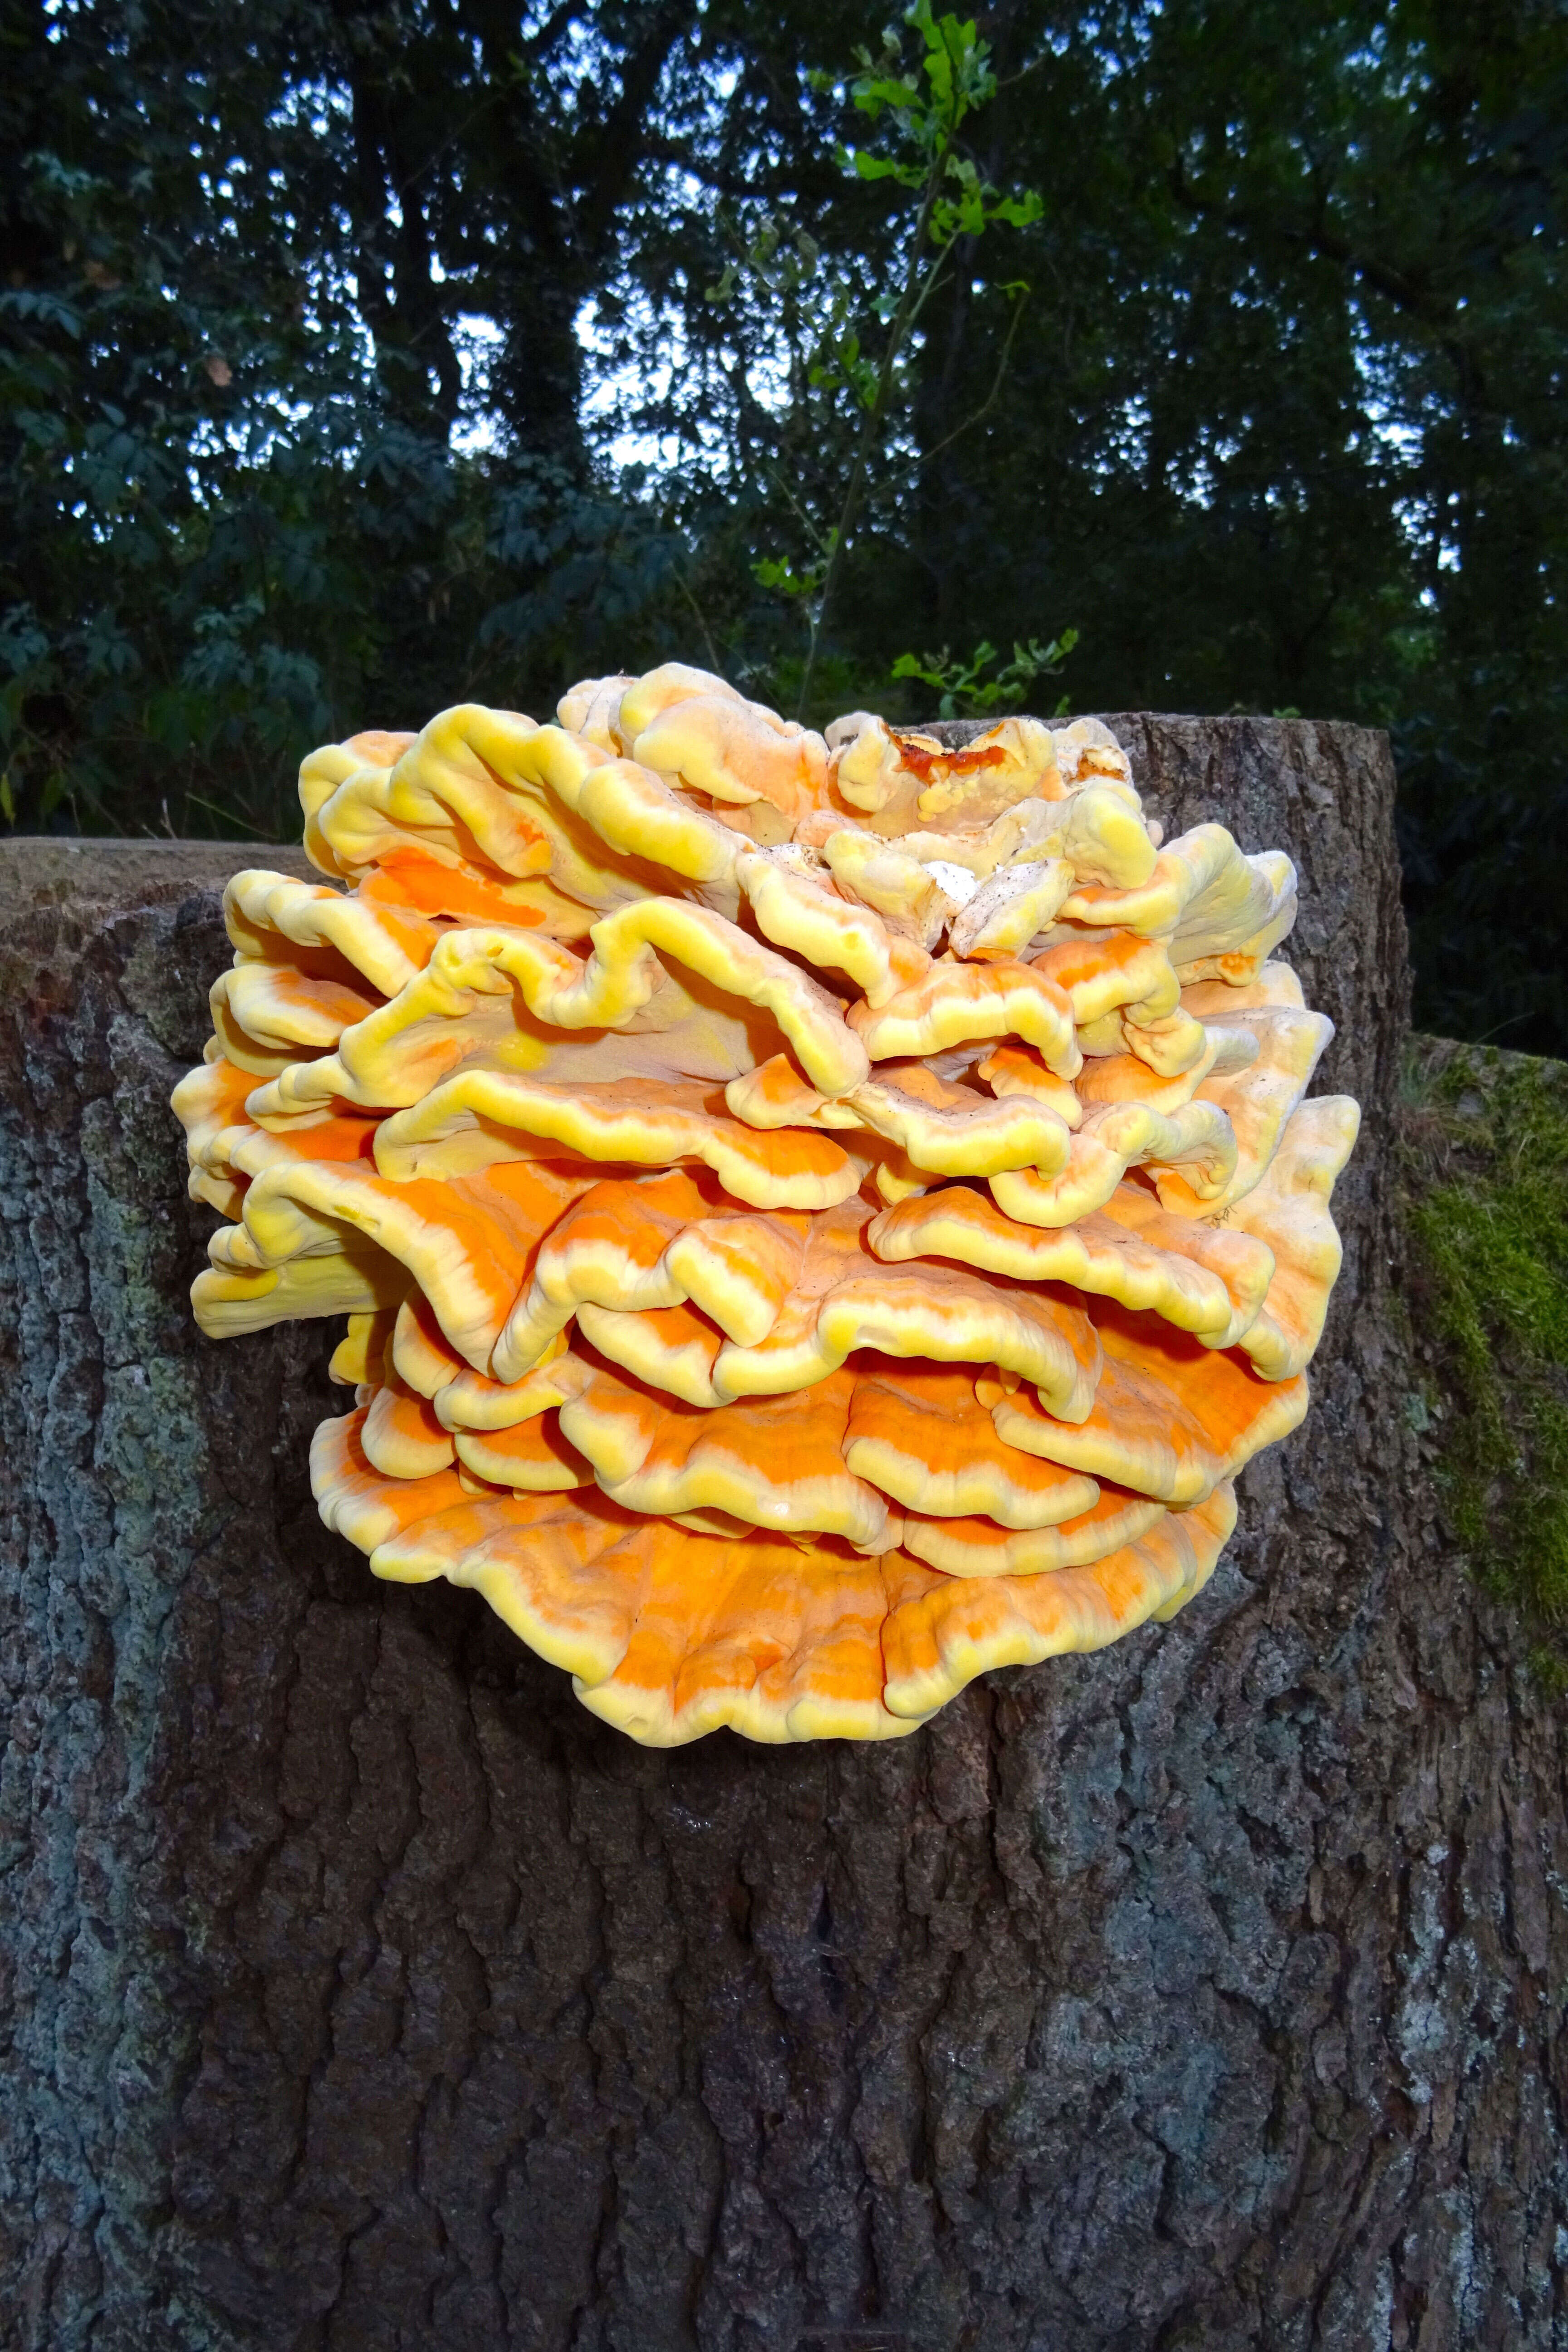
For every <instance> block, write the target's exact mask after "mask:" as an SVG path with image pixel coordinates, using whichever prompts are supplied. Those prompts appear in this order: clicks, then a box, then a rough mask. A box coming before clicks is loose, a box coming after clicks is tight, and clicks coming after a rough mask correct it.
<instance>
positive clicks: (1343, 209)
mask: <svg viewBox="0 0 1568 2352" xmlns="http://www.w3.org/2000/svg"><path fill="white" fill-rule="evenodd" d="M978 32H979V37H981V38H983V39H984V41H985V42H986V43H988V44H989V46H990V50H991V65H992V68H993V70H994V75H995V77H996V81H997V85H998V86H997V89H996V90H995V93H994V96H993V97H992V98H991V99H990V100H989V102H987V103H986V104H984V106H983V107H981V108H979V109H978V110H976V111H975V112H974V113H973V115H972V116H971V117H970V119H969V120H968V121H966V122H965V124H964V125H963V133H962V140H961V148H962V153H963V157H964V159H965V160H966V162H967V163H973V167H974V172H975V174H976V177H977V180H978V181H979V182H980V183H990V184H992V185H993V186H994V188H995V189H996V190H998V191H1000V192H1002V194H1003V198H1004V200H1005V201H1006V200H1008V199H1010V198H1012V199H1016V198H1018V197H1022V196H1024V195H1026V194H1027V193H1028V192H1031V191H1032V192H1035V193H1036V194H1037V196H1038V199H1039V205H1038V216H1037V217H1035V218H1029V217H1026V215H1028V214H1029V213H1031V212H1033V211H1034V210H1035V207H1034V206H1033V205H1026V204H1021V203H1017V202H1014V203H1013V205H1012V216H1011V217H1010V218H1005V219H1003V220H1002V221H1000V222H993V224H992V225H991V226H988V227H986V228H985V229H984V233H983V234H978V235H963V234H961V235H958V236H956V237H955V238H954V240H953V242H952V246H951V248H950V257H949V265H948V267H947V268H945V270H944V273H943V276H942V279H941V281H940V282H939V283H938V285H937V286H936V288H935V289H934V290H933V291H932V292H931V297H930V299H929V300H928V301H927V303H926V305H925V308H924V310H922V312H921V318H920V320H919V323H918V327H917V329H916V330H915V331H914V332H913V333H912V334H911V336H910V340H909V342H908V344H907V346H906V347H905V348H904V350H903V351H902V352H901V353H900V356H899V361H898V365H897V367H896V369H895V370H894V372H893V373H892V377H891V379H890V391H889V402H888V406H887V413H886V415H885V418H883V419H882V420H881V421H880V425H879V446H878V450H877V463H876V466H875V468H874V472H873V478H872V481H871V487H870V489H869V492H868V499H867V502H866V506H865V509H864V510H863V512H862V514H861V516H860V518H859V528H858V532H857V534H856V536H855V538H854V540H853V541H852V542H848V541H847V543H846V545H845V548H844V550H843V552H842V558H841V568H842V580H841V583H840V585H839V586H838V588H837V592H836V597H835V602H834V604H833V606H832V609H831V610H830V611H829V612H828V613H827V614H826V616H825V618H824V623H823V629H822V642H821V645H820V646H819V647H818V650H817V656H816V666H815V670H814V672H813V675H812V677H811V684H810V693H809V700H808V706H807V709H806V711H805V714H804V715H808V716H810V717H812V718H813V719H817V720H820V719H823V718H824V717H826V715H828V714H829V713H830V712H831V711H832V710H834V709H843V708H847V707H850V706H852V705H854V704H856V703H858V702H862V701H868V700H874V701H875V702H876V704H877V705H878V707H880V708H884V709H889V710H894V711H897V710H899V709H902V710H903V711H905V712H906V713H908V714H909V715H914V714H915V713H916V712H918V711H919V710H921V709H928V708H929V707H930V706H931V691H930V689H929V688H927V687H926V686H924V685H923V684H921V682H920V681H919V679H918V678H915V679H910V678H909V677H904V678H903V679H901V680H895V679H894V678H893V677H892V672H893V670H894V667H895V665H896V664H897V663H898V662H899V659H900V656H903V655H906V654H908V653H910V652H911V651H913V652H916V653H919V654H921V655H922V656H923V655H927V654H933V653H937V652H940V651H941V649H942V648H948V649H949V650H950V651H951V654H952V657H953V660H954V662H955V663H957V662H960V661H968V659H969V658H970V657H971V656H972V655H973V650H974V648H975V647H976V646H978V645H979V644H980V643H981V642H982V641H983V640H987V639H988V640H990V641H992V642H994V643H995V644H997V645H999V646H1004V647H1006V646H1011V645H1013V643H1014V642H1015V641H1016V640H1020V639H1021V640H1023V641H1024V642H1025V643H1026V644H1027V643H1028V642H1029V641H1030V640H1031V639H1034V638H1040V639H1050V638H1053V637H1060V636H1061V635H1062V633H1063V632H1064V631H1065V630H1067V629H1069V628H1070V629H1076V630H1077V631H1078V632H1079V641H1078V643H1077V645H1076V647H1075V648H1074V650H1073V651H1072V653H1071V655H1070V657H1069V659H1068V666H1067V669H1066V672H1065V675H1064V677H1063V678H1062V679H1060V680H1056V679H1053V680H1052V683H1051V688H1050V691H1049V697H1048V699H1049V702H1051V703H1054V702H1055V701H1056V699H1057V696H1058V689H1059V687H1060V686H1062V685H1065V686H1066V687H1067V688H1068V691H1069V693H1070V697H1071V700H1072V703H1073V706H1074V707H1076V708H1078V709H1095V708H1101V709H1112V708H1121V709H1126V708H1130V707H1138V706H1142V707H1148V708H1154V709H1189V710H1197V711H1224V710H1228V709H1261V710H1276V709H1294V710H1300V711H1301V712H1304V713H1306V714H1308V715H1310V716H1322V717H1335V718H1347V719H1362V720H1365V721H1368V722H1371V723H1373V724H1377V725H1384V726H1387V727H1389V728H1390V729H1391V730H1393V734H1394V743H1395V750H1396V756H1397V759H1398V762H1399V769H1400V778H1401V827H1402V842H1403V846H1404V852H1405V862H1406V881H1407V897H1408V905H1409V911H1410V914H1411V919H1412V923H1413V929H1414V933H1415V953H1416V964H1417V992H1418V1001H1417V1017H1418V1019H1419V1021H1420V1022H1421V1024H1423V1025H1424V1026H1426V1027H1427V1028H1430V1029H1436V1030H1441V1031H1444V1032H1447V1033H1448V1034H1455V1035H1460V1036H1468V1037H1472V1038H1479V1037H1483V1036H1488V1035H1495V1036H1496V1037H1497V1038H1498V1039H1499V1042H1500V1043H1502V1044H1505V1045H1510V1046H1514V1047H1524V1048H1529V1049H1531V1050H1534V1051H1537V1052H1547V1053H1556V1054H1559V1055H1562V1054H1568V956H1565V953H1564V927H1565V926H1564V915H1563V908H1564V905H1565V904H1568V708H1565V698H1568V688H1565V685H1564V679H1565V677H1568V642H1565V639H1568V630H1565V625H1564V596H1563V586H1564V582H1563V571H1564V554H1565V549H1568V497H1565V495H1564V492H1565V487H1568V486H1565V483H1564V471H1565V466H1564V457H1563V436H1562V433H1561V431H1560V430H1557V431H1554V430H1553V426H1554V423H1555V418H1556V411H1557V408H1558V407H1559V406H1560V404H1561V403H1562V399H1563V381H1562V379H1563V354H1564V351H1565V349H1568V302H1565V299H1564V285H1563V264H1562V234H1561V226H1562V208H1563V189H1564V182H1565V177H1568V18H1565V17H1564V15H1563V11H1562V9H1561V8H1560V7H1559V6H1557V5H1555V0H1493V5H1489V6H1488V7H1487V8H1485V9H1484V10H1483V9H1480V8H1479V7H1477V6H1476V5H1474V0H1350V5H1342V6H1336V7H1335V8H1333V9H1328V8H1326V7H1317V6H1312V5H1307V6H1303V5H1300V0H1163V5H1142V0H1103V5H1090V6H1084V7H1079V6H1074V5H1068V0H1060V5H1057V0H1016V5H1006V0H1004V4H1003V5H998V6H996V7H994V8H992V9H990V10H987V11H984V12H982V14H981V15H980V17H979V19H978ZM894 35H895V37H897V38H899V39H900V40H901V42H902V47H901V48H900V53H899V57H898V58H897V59H896V60H893V59H892V55H891V52H887V53H885V54H884V53H882V52H881V44H882V42H883V38H884V36H883V28H882V25H881V23H880V20H879V18H878V17H877V16H875V15H874V13H873V12H872V11H871V10H870V9H869V8H868V6H867V5H864V4H863V0H858V5H857V4H856V0H851V4H850V5H839V0H810V5H806V0H774V5H773V6H772V7H771V8H769V9H768V10H765V11H760V10H757V9H756V8H754V7H747V6H743V5H740V0H583V5H571V0H563V5H556V6H548V5H542V0H540V5H533V6H531V7H526V8H521V9H520V8H519V7H517V6H516V5H507V0H337V5H328V0H228V5H225V6H223V7H221V8H220V7H219V6H217V5H214V0H181V5H178V6H175V5H165V0H0V152H4V154H5V156H6V157H7V159H8V161H7V164H6V172H5V184H4V188H3V190H0V240H3V246H4V251H3V254H0V500H3V509H0V510H3V512H4V516H5V531H4V534H3V538H0V608H3V610H0V735H3V742H0V757H3V761H4V771H3V778H0V817H3V819H4V821H5V823H6V824H11V825H13V826H14V827H15V828H16V829H18V830H22V831H37V830H50V829H57V830H58V829H64V830H74V829H80V830H84V831H102V830H130V831H142V830H150V831H157V832H162V831H171V832H174V833H176V834H182V833H211V834H216V835H234V834H235V833H237V832H240V833H252V834H255V835H258V836H261V837H272V838H276V837H278V836H279V834H280V833H289V832H292V831H293V830H294V829H295V814H294V806H293V797H292V770H293V767H294V764H295V762H296V761H297V760H298V758H299V756H300V753H301V751H304V750H305V749H307V748H309V747H310V744H312V743H314V742H316V741H319V740H324V739H326V738H329V737H331V736H334V735H341V734H343V733H347V732H349V731H351V730H353V729H354V728H356V727H359V726H363V725H365V724H378V725H399V724H417V723H418V721H419V720H420V719H423V718H424V717H426V716H427V715H429V713H430V712H431V711H433V710H434V709H437V708H438V707H440V706H441V705H443V704H445V703H448V702H451V701H453V700H455V699H458V698H462V697H465V696H477V697H479V698H482V699H486V700H489V701H492V702H497V703H501V704H506V705H511V706H514V707H519V708H521V709H531V710H533V711H534V713H535V714H536V715H541V716H542V715H545V714H546V713H547V712H548V710H549V709H550V708H551V707H552V705H553V702H554V700H555V698H556V697H557V695H558V694H559V693H560V691H561V689H562V688H563V686H564V685H565V684H566V683H568V682H569V681H570V680H571V679H573V678H574V677H579V676H581V675H584V674H587V673H590V672H592V671H594V670H595V669H603V668H610V667H632V668H637V667H641V666H644V665H646V664H647V663H649V662H651V661H654V660H657V659H659V658H663V657H667V656H671V655H675V654H680V655H683V656H687V657H689V658H697V659H699V660H703V661H708V662H710V663H712V664H713V665H715V666H717V667H721V668H722V669H723V670H725V671H726V673H727V674H728V675H730V676H731V677H734V678H736V679H737V681H738V682H740V683H742V684H743V685H745V686H746V687H747V688H748V689H749V690H750V691H752V692H753V693H757V694H760V695H762V696H763V697H764V698H768V699H773V700H775V701H777V702H778V703H779V704H780V706H781V707H783V708H785V709H793V708H794V707H795V702H796V700H797V698H798V697H799V695H800V691H801V687H802V682H803V674H804V672H805V666H806V664H805V655H806V623H807V621H808V619H809V615H810V609H811V593H810V592H811V584H812V581H813V578H814V567H815V568H816V575H819V574H820V570H821V560H822V550H823V547H824V544H825V541H826V534H827V533H828V532H829V531H830V530H831V527H832V519H833V517H834V516H835V515H836V514H837V513H838V512H839V511H840V510H841V504H842V499H843V492H844V486H845V481H846V478H847V467H848V465H849V458H850V451H851V448H852V446H853V444H854V440H855V436H856V434H857V432H858V429H859V425H860V422H861V421H862V419H863V415H864V402H863V396H862V394H863V382H862V379H863V377H864V374H865V371H866V369H867V367H868V366H872V367H875V366H876V365H878V364H879V361H880V357H881V355H882V353H883V352H884V350H885V338H886V336H887V334H888V331H889V318H890V316H891V304H890V295H891V293H892V292H895V291H896V289H897V288H898V286H899V285H900V283H901V282H902V279H903V274H904V272H905V270H906V268H907V265H908V262H909V259H910V251H911V246H910V239H911V236H912V235H913V228H912V218H913V215H912V211H911V191H910V188H909V187H907V186H906V185H904V184H903V182H902V181H901V180H900V178H899V177H898V176H897V175H896V174H890V173H889V174H881V173H878V174H877V175H874V176H869V177H868V176H865V175H864V173H863V172H861V171H857V170H856V169H855V168H854V167H853V163H852V162H851V161H850V159H847V157H846V155H845V153H844V152H843V151H844V148H845V146H846V145H847V146H849V147H851V148H856V149H858V150H859V152H861V153H862V154H864V155H865V156H866V157H867V158H868V160H869V161H870V162H871V163H872V164H873V165H876V163H878V160H879V159H881V160H883V161H895V160H897V157H898V155H899V152H900V149H899V145H898V142H899V139H900V136H901V135H903V133H904V132H905V131H907V129H908V125H907V123H906V124H903V125H902V126H900V121H899V120H898V119H897V116H896V112H889V111H888V110H884V111H883V112H882V113H881V114H879V115H877V114H868V112H867V110H865V109H864V108H863V107H862V108H860V109H857V108H856V106H855V103H854V84H855V80H856V78H857V75H862V76H863V75H864V73H865V71H866V70H867V66H865V65H861V64H858V60H857V51H858V48H859V47H864V48H865V49H866V51H867V60H868V64H869V61H870V60H872V59H875V58H878V57H879V55H880V56H881V58H882V68H883V69H885V70H886V71H887V72H889V73H893V74H897V73H900V72H903V71H913V72H915V73H916V74H917V78H918V74H919V61H920V42H919V39H918V37H916V36H915V35H914V34H912V33H910V32H908V31H902V32H900V28H899V27H898V26H895V27H894ZM921 87H923V85H921ZM1025 289H1026V290H1025ZM1004 362H1005V364H1004Z"/></svg>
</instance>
